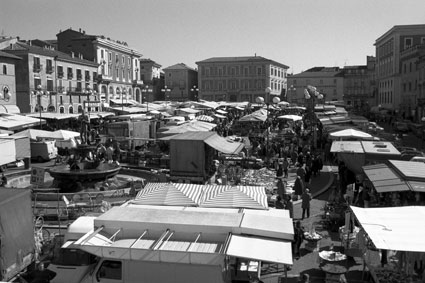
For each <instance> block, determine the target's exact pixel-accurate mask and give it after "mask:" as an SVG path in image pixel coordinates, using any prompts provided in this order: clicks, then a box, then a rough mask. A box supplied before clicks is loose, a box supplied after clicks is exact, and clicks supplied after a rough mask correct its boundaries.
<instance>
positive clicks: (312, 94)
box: [304, 85, 323, 148]
mask: <svg viewBox="0 0 425 283" xmlns="http://www.w3.org/2000/svg"><path fill="white" fill-rule="evenodd" d="M304 96H305V99H306V100H309V101H311V103H309V105H308V109H309V111H308V115H309V120H310V122H311V126H312V128H313V146H314V148H316V147H317V130H316V124H317V122H316V120H317V118H316V116H315V115H314V107H315V104H316V99H319V100H321V99H323V94H321V93H320V92H318V91H317V89H316V87H314V86H310V85H308V86H307V88H305V89H304Z"/></svg>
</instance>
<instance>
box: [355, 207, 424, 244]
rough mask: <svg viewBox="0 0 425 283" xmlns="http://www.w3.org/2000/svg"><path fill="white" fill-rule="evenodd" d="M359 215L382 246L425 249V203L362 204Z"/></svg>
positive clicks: (365, 228)
mask: <svg viewBox="0 0 425 283" xmlns="http://www.w3.org/2000/svg"><path fill="white" fill-rule="evenodd" d="M351 210H352V211H353V213H354V215H355V217H356V218H357V220H358V221H359V222H360V224H361V226H362V227H363V229H364V230H365V232H366V233H367V234H368V236H369V238H370V239H371V240H372V242H373V244H374V245H375V247H376V248H378V249H384V250H396V251H410V252H425V241H424V240H423V239H424V238H425V224H424V221H423V219H424V218H425V207H423V206H402V207H384V208H359V207H354V206H351Z"/></svg>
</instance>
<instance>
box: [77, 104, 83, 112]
mask: <svg viewBox="0 0 425 283" xmlns="http://www.w3.org/2000/svg"><path fill="white" fill-rule="evenodd" d="M78 113H83V106H81V105H78Z"/></svg>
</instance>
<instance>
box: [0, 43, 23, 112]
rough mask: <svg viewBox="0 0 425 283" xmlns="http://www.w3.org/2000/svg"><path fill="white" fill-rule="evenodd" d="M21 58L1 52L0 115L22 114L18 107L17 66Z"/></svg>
mask: <svg viewBox="0 0 425 283" xmlns="http://www.w3.org/2000/svg"><path fill="white" fill-rule="evenodd" d="M19 60H21V58H19V57H17V56H14V55H12V54H9V53H6V52H2V51H0V105H1V107H0V113H3V112H6V113H20V110H19V109H17V107H16V79H15V74H16V71H15V64H16V63H17V62H18V61H19Z"/></svg>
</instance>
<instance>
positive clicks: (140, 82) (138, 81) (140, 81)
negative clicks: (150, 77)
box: [132, 80, 143, 86]
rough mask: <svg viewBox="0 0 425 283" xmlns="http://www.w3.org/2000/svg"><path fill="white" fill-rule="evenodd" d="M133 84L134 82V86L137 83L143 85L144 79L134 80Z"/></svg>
mask: <svg viewBox="0 0 425 283" xmlns="http://www.w3.org/2000/svg"><path fill="white" fill-rule="evenodd" d="M132 84H133V86H136V85H143V81H142V80H133V81H132Z"/></svg>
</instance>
